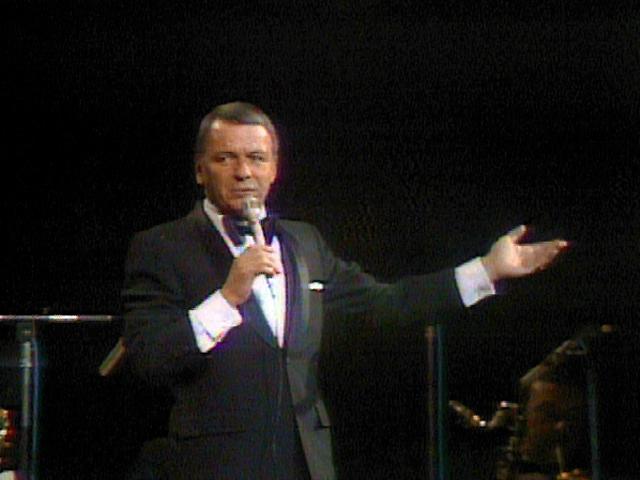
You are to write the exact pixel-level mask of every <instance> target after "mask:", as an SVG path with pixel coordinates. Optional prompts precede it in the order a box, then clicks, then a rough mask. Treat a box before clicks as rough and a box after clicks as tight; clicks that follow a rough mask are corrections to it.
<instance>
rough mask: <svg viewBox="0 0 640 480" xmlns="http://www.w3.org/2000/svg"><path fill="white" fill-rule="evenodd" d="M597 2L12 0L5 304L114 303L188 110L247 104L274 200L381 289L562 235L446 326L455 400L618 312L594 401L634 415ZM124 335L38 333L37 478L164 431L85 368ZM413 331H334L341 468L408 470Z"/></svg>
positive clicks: (634, 49) (185, 197)
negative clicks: (279, 149)
mask: <svg viewBox="0 0 640 480" xmlns="http://www.w3.org/2000/svg"><path fill="white" fill-rule="evenodd" d="M610 3H611V5H607V4H606V3H605V2H602V4H601V3H600V2H591V1H584V0H583V1H573V0H566V1H562V0H554V1H551V0H540V1H536V2H507V1H476V2H462V1H458V2H441V3H438V2H436V3H430V4H429V5H424V4H423V3H422V2H412V1H398V2H381V1H373V0H369V1H367V0H361V1H351V2H347V1H327V2H309V3H304V4H303V3H302V2H300V3H299V4H296V3H295V2H276V1H265V2H261V3H260V4H254V3H252V2H228V3H227V2H211V3H209V4H206V3H204V2H203V3H201V4H197V5H196V4H189V5H188V6H187V5H186V4H185V5H182V4H181V3H179V2H151V1H137V2H119V1H68V0H67V1H61V2H46V1H35V0H34V1H26V0H23V1H7V2H4V4H3V10H4V14H3V20H2V23H3V32H4V37H5V42H4V43H5V45H6V47H5V48H6V54H5V55H4V69H3V70H4V72H5V73H4V74H3V88H2V95H3V101H2V104H3V106H4V108H3V111H4V112H5V122H4V125H5V126H4V128H3V132H4V135H5V138H4V141H3V143H2V144H3V147H4V148H3V149H2V155H3V157H4V174H3V188H2V190H1V193H0V195H1V196H2V202H1V203H0V209H1V210H0V218H1V219H2V226H3V229H2V230H3V235H2V237H1V242H2V243H1V246H0V248H1V250H0V251H2V252H3V255H2V256H1V257H0V272H2V274H1V275H0V292H1V295H0V311H1V313H3V314H10V313H42V312H48V313H85V314H87V313H112V314H118V313H119V308H120V307H119V289H120V283H121V279H122V271H123V262H124V256H125V253H126V249H127V245H128V242H129V240H130V238H131V236H132V234H133V233H134V232H136V231H139V230H141V229H145V228H148V227H150V226H152V225H154V224H156V223H160V222H163V221H167V220H169V219H173V218H176V217H178V216H181V215H183V214H185V213H187V212H188V211H189V210H190V208H191V207H192V205H193V202H194V200H195V199H196V198H197V197H198V194H199V193H198V191H197V190H196V188H195V186H194V182H193V172H192V158H191V151H192V144H193V138H194V133H195V129H196V127H197V124H198V122H199V119H200V118H201V117H202V116H203V115H204V114H206V113H207V112H208V111H209V110H210V108H211V107H213V106H214V105H217V104H219V103H223V102H227V101H232V100H239V99H240V100H246V101H250V102H253V103H256V104H258V105H260V106H261V107H262V108H263V109H264V110H265V111H267V113H269V114H270V115H271V116H272V118H273V119H274V120H275V121H276V123H277V125H278V126H279V128H280V130H281V134H282V141H283V149H284V158H283V161H282V165H281V172H280V179H279V182H278V186H277V190H276V192H275V193H274V195H273V198H272V202H271V204H272V206H273V209H274V210H276V211H278V212H279V213H281V214H283V215H286V216H289V217H293V218H299V219H302V220H306V221H310V222H311V223H314V224H316V225H317V226H318V227H319V228H320V229H321V231H322V232H323V233H324V234H325V235H326V237H327V239H328V241H329V243H330V244H331V245H332V246H333V247H334V249H335V250H336V252H337V253H338V254H340V255H341V256H343V257H345V258H347V259H352V260H356V261H358V262H359V263H360V264H361V265H362V266H363V267H364V268H365V269H367V270H368V271H370V272H372V273H374V274H376V275H377V276H379V277H380V278H382V279H393V278H397V277H398V276H400V275H403V274H407V273H413V272H418V271H425V270H433V269H438V268H441V267H444V266H447V265H455V264H458V263H460V262H462V261H464V260H466V259H468V258H471V257H472V256H475V255H478V254H481V253H484V252H485V251H486V249H487V248H488V246H489V245H490V244H491V241H492V240H493V239H495V238H496V237H497V236H499V235H501V234H502V233H504V232H506V231H507V230H508V229H510V228H511V227H513V226H515V225H518V224H520V223H524V222H526V223H530V224H533V225H534V226H535V227H536V230H535V237H534V238H537V239H546V238H551V237H555V236H563V237H564V238H567V239H569V240H572V241H573V242H574V246H573V249H572V251H571V252H570V253H569V254H568V255H566V256H565V257H564V258H563V260H562V261H561V262H560V263H559V264H558V265H557V266H556V267H555V268H554V269H551V270H549V271H547V272H544V273H543V274H542V275H540V276H538V277H536V278H533V279H527V280H524V281H519V282H516V283H515V284H514V285H513V286H512V287H511V291H510V292H509V294H508V295H507V296H501V297H499V298H495V299H492V300H490V301H488V302H486V303H484V304H483V305H480V306H477V307H475V308H474V309H472V310H471V312H470V315H469V318H467V319H465V320H464V321H461V322H460V324H457V325H454V326H452V327H450V329H449V332H448V338H449V344H448V350H449V359H448V360H449V381H450V385H449V390H450V394H451V398H456V399H459V400H461V401H463V403H466V404H469V405H470V406H472V407H473V408H475V409H477V410H478V411H479V412H481V413H482V414H485V415H489V414H490V413H491V412H492V411H493V408H494V407H495V404H496V402H497V401H499V400H502V399H515V398H516V393H517V392H516V388H515V386H516V381H517V379H518V378H519V377H520V376H521V375H523V374H524V373H525V372H526V371H527V370H528V369H529V368H531V367H533V366H534V365H535V364H537V363H538V362H539V361H540V360H541V359H542V358H543V357H544V355H546V354H547V353H548V352H550V351H551V350H553V349H554V348H555V347H556V346H558V345H559V344H560V343H562V341H564V340H565V339H566V338H568V337H571V336H572V335H574V334H575V333H576V332H577V331H578V329H579V328H580V327H581V326H582V325H585V324H591V323H595V324H602V323H613V324H615V325H616V326H617V327H618V331H619V332H621V334H622V335H621V338H623V339H624V342H623V345H624V348H622V349H621V350H620V352H621V353H620V358H621V359H622V360H620V361H619V362H618V363H616V366H615V367H612V369H611V371H610V372H609V373H612V374H613V375H611V379H612V380H611V385H612V387H611V388H613V389H615V393H616V395H615V397H616V398H617V399H619V400H617V402H616V405H614V406H612V407H610V408H611V409H612V412H613V411H614V410H615V411H617V410H618V407H619V406H620V405H618V403H620V404H624V405H626V406H627V407H628V408H626V410H625V411H631V410H633V409H634V408H636V407H637V398H638V397H637V392H636V386H635V383H634V382H635V381H636V378H635V375H636V374H635V371H636V370H637V365H638V361H637V354H635V350H637V348H636V344H637V340H638V337H639V335H638V327H637V322H638V313H637V309H638V305H639V301H638V293H639V292H638V288H637V284H638V281H639V280H640V275H639V274H638V268H639V266H640V262H639V254H640V248H639V247H638V242H637V238H638V234H639V233H640V222H639V221H638V220H639V219H638V207H639V204H638V199H639V198H640V196H639V194H638V193H637V185H636V184H637V181H638V160H639V150H640V142H639V133H638V132H640V88H639V86H640V13H639V8H638V7H637V5H636V2H633V1H630V0H629V1H618V2H610ZM398 247H401V248H398ZM119 329H120V325H119V324H118V323H117V322H116V323H115V324H113V325H111V326H90V327H87V326H84V327H79V326H71V327H69V326H64V327H63V326H56V327H48V328H45V329H44V330H43V332H44V336H45V337H50V338H49V341H48V344H49V345H50V346H49V347H47V349H48V352H49V358H50V364H51V365H50V367H51V368H49V369H47V370H48V371H47V374H46V378H48V379H49V380H47V382H48V383H47V385H49V386H48V387H46V388H45V394H47V396H45V397H44V398H45V406H44V407H43V410H44V411H43V414H45V416H46V417H47V418H51V420H49V421H48V423H47V422H45V423H44V424H43V431H42V436H43V440H46V442H43V447H42V457H43V462H44V463H45V465H46V468H45V469H46V470H47V475H48V477H49V478H56V475H62V474H61V473H59V472H62V471H63V469H66V470H67V471H72V472H76V474H77V475H78V478H82V477H83V476H84V477H85V478H87V477H89V476H92V475H93V476H96V477H100V478H102V477H105V478H107V477H109V476H110V475H111V476H116V475H118V474H120V472H121V471H122V469H124V466H125V465H126V464H127V462H129V461H130V459H131V457H132V456H133V454H134V453H135V450H136V448H137V446H138V444H139V442H140V441H141V439H142V438H143V437H146V436H148V435H153V434H156V433H157V432H156V431H154V428H151V427H149V426H148V424H149V422H150V421H151V420H153V419H155V417H156V416H159V417H161V416H162V415H161V413H160V414H159V413H157V412H158V411H159V412H162V410H163V405H164V400H163V399H161V398H160V397H156V396H153V395H151V394H149V393H148V392H146V391H145V390H144V389H142V387H140V386H139V385H137V384H136V382H135V381H133V380H132V379H130V378H128V377H127V376H126V374H124V375H122V376H120V377H117V378H112V379H107V380H103V379H99V378H97V375H96V374H95V368H96V367H97V365H98V363H99V362H100V360H101V358H102V356H103V355H104V354H106V352H107V351H108V350H109V348H110V347H111V344H112V343H113V342H115V340H116V339H117V337H118V334H119ZM422 343H423V342H422V340H421V338H420V332H397V333H395V334H386V333H385V334H379V333H370V332H366V331H365V332H363V331H362V329H356V328H348V329H346V330H344V331H341V332H340V333H339V334H336V341H335V342H334V343H333V345H334V347H335V350H334V351H332V352H331V354H330V358H331V360H332V361H333V362H334V363H335V364H336V365H339V366H340V368H337V369H336V370H337V372H336V374H335V381H334V384H333V387H331V388H332V390H333V393H332V395H331V396H332V397H334V398H336V399H337V405H336V407H335V410H336V415H335V416H336V419H337V423H338V425H337V427H336V430H337V440H338V442H337V443H338V445H339V452H341V454H340V455H339V457H340V458H341V459H342V460H341V463H342V465H343V467H342V468H343V471H344V472H346V476H347V478H359V477H361V476H364V475H365V474H366V475H367V476H370V477H371V476H373V477H374V478H391V477H394V478H401V477H402V478H404V477H403V475H404V476H406V478H414V477H415V476H416V475H417V474H416V471H419V469H420V464H421V452H422V450H423V446H422V444H423V440H424V433H423V427H422V426H423V420H424V418H423V417H424V413H423V407H424V402H423V396H424V379H423V373H424V362H423V360H424V347H423V344H422ZM329 363H331V362H329ZM609 413H611V412H609ZM611 415H612V416H611V418H612V419H613V420H612V421H611V423H612V424H615V425H616V428H617V429H618V430H619V428H618V427H620V428H622V431H617V432H616V433H617V434H618V435H620V437H619V438H621V439H624V442H623V441H622V440H621V441H620V442H621V443H626V442H627V441H629V440H630V439H631V438H632V437H633V435H632V433H631V432H632V431H633V430H632V429H631V427H625V425H628V422H626V421H624V420H620V419H621V418H622V419H624V418H625V416H624V415H622V414H614V413H611ZM616 415H617V416H616ZM636 416H637V415H636ZM54 418H55V420H54ZM150 419H151V420H150ZM616 422H618V423H616ZM160 423H161V422H160ZM625 428H626V430H625ZM54 445H55V447H54ZM463 447H464V439H463V441H462V443H454V445H452V447H451V448H452V449H454V454H453V455H452V456H453V457H454V460H455V459H456V458H460V456H461V455H462V456H463V457H464V455H466V452H465V451H464V448H463ZM458 454H460V455H458ZM471 455H472V454H469V456H470V457H471ZM624 457H625V461H624V463H625V464H627V465H636V466H637V460H632V459H629V458H628V456H627V455H624ZM473 458H475V459H476V460H477V461H478V462H480V463H482V462H485V463H486V460H482V459H478V458H479V457H473ZM43 468H44V467H43ZM634 468H635V467H634ZM390 472H394V473H393V474H391V473H390ZM459 475H460V476H459V478H462V473H460V474H459ZM476 475H478V474H476Z"/></svg>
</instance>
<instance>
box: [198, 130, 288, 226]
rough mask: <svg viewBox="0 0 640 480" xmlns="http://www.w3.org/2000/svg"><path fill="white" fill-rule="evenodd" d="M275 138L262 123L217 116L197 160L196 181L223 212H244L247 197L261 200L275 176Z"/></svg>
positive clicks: (263, 198) (262, 200)
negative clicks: (236, 121)
mask: <svg viewBox="0 0 640 480" xmlns="http://www.w3.org/2000/svg"><path fill="white" fill-rule="evenodd" d="M276 172H277V158H276V156H275V155H274V153H273V139H272V138H271V135H269V132H268V131H267V129H266V128H264V127H263V126H261V125H242V124H238V123H234V122H227V121H224V120H215V121H214V122H213V124H212V125H211V130H210V133H209V137H208V139H207V143H206V149H205V151H204V153H203V154H202V155H200V157H199V158H198V161H197V163H196V181H197V182H198V185H201V186H202V187H204V190H205V193H206V195H207V198H208V199H209V200H210V201H211V202H213V203H214V204H215V205H216V206H217V207H218V209H219V210H220V212H221V213H223V214H230V213H231V214H238V215H239V214H241V213H242V203H243V199H244V198H245V197H256V198H257V199H258V200H259V201H260V203H262V204H264V200H265V198H266V197H267V194H268V193H269V189H270V188H271V185H272V184H273V182H274V181H275V179H276Z"/></svg>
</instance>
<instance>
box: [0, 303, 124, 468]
mask: <svg viewBox="0 0 640 480" xmlns="http://www.w3.org/2000/svg"><path fill="white" fill-rule="evenodd" d="M115 318H116V317H115V316H112V315H0V325H3V324H15V327H16V334H15V338H16V340H17V342H18V344H19V347H20V351H19V359H18V366H19V369H20V436H19V446H18V457H19V458H18V472H19V473H21V477H20V478H24V479H28V480H36V479H37V471H36V465H37V463H36V461H37V433H38V432H37V427H38V424H37V423H38V422H37V419H38V388H37V381H38V368H39V357H38V348H39V345H38V326H39V325H41V324H56V323H95V322H98V323H105V322H111V321H113V320H114V319H115Z"/></svg>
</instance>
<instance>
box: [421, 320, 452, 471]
mask: <svg viewBox="0 0 640 480" xmlns="http://www.w3.org/2000/svg"><path fill="white" fill-rule="evenodd" d="M425 336H426V340H427V369H428V370H427V376H428V384H427V421H428V430H427V431H428V439H427V443H428V445H427V462H428V469H427V470H428V472H427V473H428V479H429V480H448V478H449V469H448V465H447V462H448V458H447V435H446V433H447V429H446V418H447V415H446V414H447V411H448V409H447V405H448V402H447V389H446V370H445V360H444V358H445V331H444V328H443V327H441V326H437V327H434V326H428V327H427V329H426V332H425Z"/></svg>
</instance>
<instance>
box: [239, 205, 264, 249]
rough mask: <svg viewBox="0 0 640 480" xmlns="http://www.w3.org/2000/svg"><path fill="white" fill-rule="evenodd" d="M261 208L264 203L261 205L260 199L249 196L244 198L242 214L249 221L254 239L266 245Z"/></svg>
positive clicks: (257, 242)
mask: <svg viewBox="0 0 640 480" xmlns="http://www.w3.org/2000/svg"><path fill="white" fill-rule="evenodd" d="M261 210H262V205H260V201H259V200H258V199H257V198H256V197H254V196H248V197H245V198H244V199H243V200H242V216H243V217H244V218H245V219H246V220H247V221H248V222H249V226H250V227H251V231H252V232H253V239H254V240H255V241H256V245H261V246H264V245H265V240H264V232H263V231H262V225H260V212H261Z"/></svg>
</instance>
